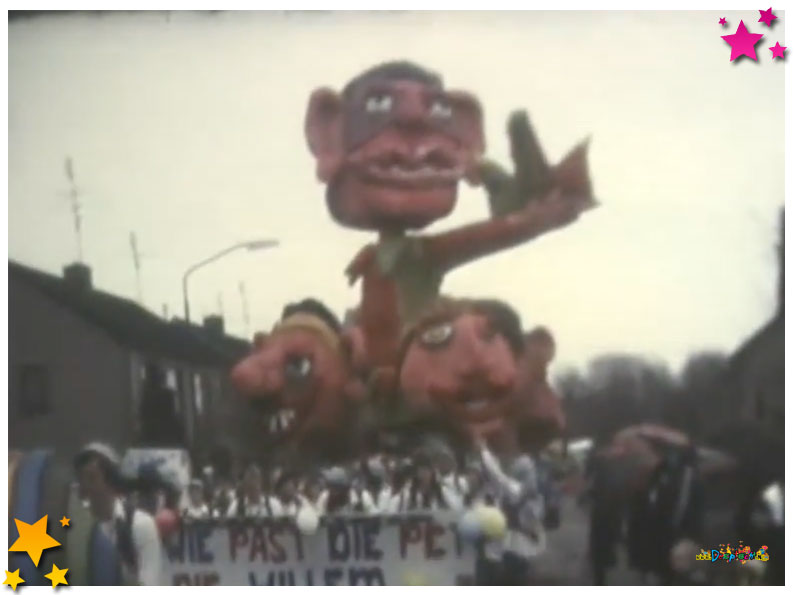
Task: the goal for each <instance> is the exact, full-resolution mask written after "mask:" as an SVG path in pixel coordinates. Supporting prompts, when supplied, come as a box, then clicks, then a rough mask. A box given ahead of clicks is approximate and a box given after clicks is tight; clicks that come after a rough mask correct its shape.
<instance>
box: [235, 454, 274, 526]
mask: <svg viewBox="0 0 794 595" xmlns="http://www.w3.org/2000/svg"><path fill="white" fill-rule="evenodd" d="M281 515H282V508H281V503H280V502H279V501H278V498H276V497H274V496H271V495H270V494H266V493H265V491H264V488H263V485H262V472H261V471H260V470H259V467H257V466H256V465H251V466H250V467H248V469H246V471H245V475H244V476H243V485H242V487H241V489H240V491H239V493H238V494H237V495H236V497H235V498H234V500H233V501H232V503H231V505H230V506H229V510H228V511H227V512H226V516H227V517H230V518H234V517H238V518H239V517H242V518H268V517H277V516H281Z"/></svg>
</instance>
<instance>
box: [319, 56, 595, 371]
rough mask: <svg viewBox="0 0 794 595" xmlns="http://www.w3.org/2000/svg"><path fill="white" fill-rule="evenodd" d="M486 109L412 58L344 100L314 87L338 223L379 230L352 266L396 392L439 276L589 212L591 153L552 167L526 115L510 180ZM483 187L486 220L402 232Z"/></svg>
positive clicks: (358, 80)
mask: <svg viewBox="0 0 794 595" xmlns="http://www.w3.org/2000/svg"><path fill="white" fill-rule="evenodd" d="M482 120H483V116H482V109H481V107H480V104H479V102H478V101H477V99H476V98H475V97H474V96H473V95H471V94H469V93H466V92H462V91H450V90H447V89H445V88H444V84H443V82H442V80H441V78H440V77H439V76H438V75H437V74H435V73H432V72H429V71H428V70H426V69H424V68H422V67H420V66H417V65H415V64H412V63H408V62H392V63H387V64H382V65H379V66H376V67H374V68H371V69H369V70H367V71H366V72H364V73H363V74H360V75H359V76H357V77H355V78H354V79H353V80H352V81H350V82H349V83H348V84H347V85H346V86H345V88H344V89H343V90H342V92H341V93H339V92H336V91H334V90H332V89H329V88H321V89H317V90H315V91H314V92H313V93H312V95H311V98H310V100H309V105H308V110H307V114H306V121H305V132H306V138H307V141H308V145H309V148H310V150H311V152H312V153H313V155H314V157H315V159H316V164H317V175H318V177H319V179H320V180H321V181H322V182H324V183H325V184H326V187H327V188H326V201H327V205H328V209H329V211H330V213H331V215H332V216H333V218H334V219H335V220H336V221H337V222H338V223H340V224H342V225H345V226H348V227H351V228H355V229H363V230H373V231H377V232H378V234H379V237H378V241H377V243H375V244H370V245H368V246H366V247H365V248H364V249H363V250H361V252H360V253H359V254H358V255H357V256H356V257H355V258H354V260H353V261H352V262H351V264H350V265H349V267H348V268H347V271H346V272H347V275H348V277H349V280H350V282H351V283H355V282H356V281H357V280H358V279H361V281H362V300H361V304H360V318H359V321H358V324H359V330H360V332H361V334H362V337H361V340H360V343H361V344H362V347H363V350H364V356H363V357H364V359H365V366H366V368H367V370H369V371H374V372H375V373H376V376H375V377H376V378H385V379H388V380H387V382H391V383H392V384H393V382H394V379H395V375H396V370H395V366H396V358H397V352H398V349H399V345H400V341H401V337H402V334H403V332H404V330H405V328H406V327H407V326H408V325H410V324H411V323H413V322H415V321H416V320H417V319H418V317H419V315H420V314H421V312H422V310H423V309H424V308H425V307H426V306H427V305H428V304H430V303H431V302H432V301H433V300H434V299H435V298H436V297H437V296H438V294H439V291H440V288H441V284H442V281H443V278H444V275H445V274H446V273H448V272H449V271H451V270H452V269H454V268H456V267H458V266H460V265H462V264H465V263H467V262H471V261H473V260H475V259H477V258H480V257H482V256H485V255H487V254H491V253H493V252H496V251H499V250H503V249H506V248H509V247H511V246H515V245H517V244H520V243H522V242H525V241H527V240H530V239H532V238H534V237H537V236H538V235H540V234H542V233H544V232H547V231H549V230H552V229H555V228H559V227H561V226H564V225H566V224H568V223H570V222H572V221H574V220H575V219H576V218H577V217H578V216H579V214H580V213H581V212H582V211H583V210H585V209H587V208H589V207H591V206H593V204H594V201H593V198H592V191H591V187H590V181H589V178H588V174H587V162H586V153H587V145H586V143H583V144H581V145H579V146H577V147H576V148H575V149H574V150H573V151H572V152H571V153H570V154H569V155H568V156H567V157H566V158H565V159H563V161H562V162H561V163H560V164H559V165H557V166H555V167H549V166H548V164H547V163H546V161H545V158H544V157H543V154H542V152H541V151H540V148H539V146H538V143H537V141H536V139H535V136H534V133H533V132H532V130H531V128H530V126H529V122H528V120H527V118H526V116H525V115H523V114H517V115H514V117H513V118H512V119H511V122H510V126H509V132H510V137H511V144H512V151H513V160H514V162H515V173H514V175H509V174H508V173H506V172H505V171H504V170H502V169H501V168H499V167H497V166H495V165H494V164H491V163H486V162H484V161H483V159H482V157H483V154H484V151H485V138H484V133H483V125H482ZM464 179H465V180H467V181H469V182H470V183H472V184H475V185H478V184H484V185H485V186H486V188H487V189H488V191H489V200H490V206H491V213H492V218H491V219H489V220H486V221H482V222H478V223H474V224H471V225H467V226H464V227H462V228H459V229H453V230H451V231H446V232H443V233H439V234H435V235H424V236H422V235H409V234H408V232H409V231H411V230H420V229H423V228H425V227H426V226H428V225H430V224H431V223H433V222H435V221H437V220H439V219H442V218H444V217H445V216H447V215H448V214H449V213H450V212H451V211H452V210H453V208H454V206H455V202H456V199H457V194H458V185H459V183H460V182H461V181H462V180H464Z"/></svg>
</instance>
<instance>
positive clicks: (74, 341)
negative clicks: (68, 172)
mask: <svg viewBox="0 0 794 595" xmlns="http://www.w3.org/2000/svg"><path fill="white" fill-rule="evenodd" d="M8 281H9V283H8V297H9V337H8V340H9V346H8V352H9V399H8V415H9V427H8V444H9V449H22V450H24V449H32V448H51V449H53V450H55V452H56V453H58V455H59V456H62V457H64V458H69V457H71V456H73V455H74V453H75V452H77V450H78V449H79V448H80V447H81V446H83V445H84V444H85V443H86V442H89V441H92V440H101V441H104V442H107V443H110V444H112V445H113V446H115V447H116V448H118V449H120V450H125V449H127V448H130V447H136V446H146V447H151V446H161V447H177V448H186V449H188V450H189V452H190V453H191V457H192V459H193V460H194V461H196V462H204V463H213V464H215V466H216V467H221V468H224V467H228V466H229V459H230V458H232V459H241V458H243V459H244V458H254V457H256V456H257V452H256V449H257V448H258V442H257V433H258V432H259V428H257V427H255V426H253V425H252V421H251V416H250V415H247V409H246V406H245V403H243V402H242V401H241V400H240V399H239V398H237V397H236V395H234V393H233V392H232V389H231V386H230V383H229V380H228V378H229V370H230V368H231V366H232V365H233V364H234V363H235V362H236V361H239V360H240V359H241V358H242V357H243V356H244V355H245V354H246V353H248V351H249V350H250V348H251V346H250V343H248V342H247V341H244V340H242V339H239V338H236V337H232V336H230V335H228V334H226V333H225V331H224V324H223V319H222V318H221V317H218V316H211V317H208V318H206V319H205V320H204V324H203V325H192V324H187V323H185V322H184V321H181V320H172V321H168V320H165V319H163V318H161V317H159V316H157V315H155V314H154V313H152V312H150V311H149V310H147V309H145V308H143V307H141V306H140V305H139V304H137V303H135V302H134V301H131V300H128V299H124V298H121V297H118V296H115V295H111V294H109V293H106V292H104V291H101V290H100V289H98V288H96V287H95V286H94V284H93V280H92V272H91V269H90V268H89V267H88V266H86V265H84V264H72V265H69V266H67V267H65V268H64V269H63V276H61V277H59V276H55V275H51V274H48V273H45V272H42V271H39V270H36V269H33V268H30V267H27V266H24V265H22V264H20V263H17V262H13V261H9V265H8Z"/></svg>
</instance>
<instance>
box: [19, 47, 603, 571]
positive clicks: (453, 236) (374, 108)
mask: <svg viewBox="0 0 794 595" xmlns="http://www.w3.org/2000/svg"><path fill="white" fill-rule="evenodd" d="M305 135H306V140H307V143H308V147H309V149H310V151H311V153H312V155H313V156H314V158H315V162H316V173H317V177H318V178H319V180H320V181H321V182H322V183H323V184H324V185H325V199H326V204H327V208H328V212H329V214H330V215H331V217H332V218H333V220H334V221H335V222H336V223H338V224H340V225H342V226H346V227H349V228H352V229H356V230H366V231H372V232H376V233H377V234H378V235H377V239H376V241H375V242H373V243H371V244H368V245H367V246H365V247H363V248H362V249H361V250H360V251H359V253H358V254H357V255H355V257H354V258H353V259H352V261H351V262H350V264H349V266H348V267H347V269H346V270H345V271H344V273H345V275H346V276H347V278H348V281H349V282H350V283H351V284H355V283H357V282H360V284H361V299H360V301H359V303H358V304H356V305H355V307H354V309H353V313H354V315H353V316H352V317H350V318H349V319H348V320H346V322H345V324H342V323H341V322H340V321H339V320H338V319H337V318H336V316H335V315H334V314H333V313H331V312H330V311H329V309H328V308H327V307H325V306H324V305H323V304H322V303H321V302H320V301H318V300H314V299H304V300H302V301H296V302H295V303H293V304H289V305H288V306H287V307H285V308H284V312H283V314H282V316H281V319H280V320H279V322H278V323H277V324H276V325H274V327H273V328H272V329H271V330H270V331H269V332H262V333H258V334H257V336H256V339H255V341H254V346H253V349H252V351H251V353H250V354H249V355H248V356H247V357H246V358H245V359H244V360H243V361H241V362H239V364H238V365H237V366H236V367H235V368H234V370H233V371H232V374H231V378H232V383H233V385H234V386H235V388H236V390H237V392H238V393H239V395H240V396H241V397H242V398H244V399H245V400H247V401H248V402H249V403H250V405H251V411H252V415H257V416H260V417H261V418H262V432H263V433H264V434H266V435H267V438H268V443H269V446H268V452H267V453H263V457H264V458H266V459H267V460H269V461H273V462H278V464H279V465H282V466H288V467H295V468H301V469H311V468H319V467H322V466H324V465H332V464H344V462H345V461H354V460H360V459H362V458H366V457H367V456H368V455H369V454H371V453H377V452H382V451H384V450H389V451H390V452H393V453H396V454H399V455H400V456H404V457H409V458H410V457H411V456H413V455H414V454H415V452H416V449H417V447H418V446H420V445H421V444H423V442H424V439H425V438H426V437H429V436H432V437H433V438H434V439H440V440H441V441H443V442H445V443H446V444H448V445H449V446H450V448H451V449H452V450H453V451H454V454H455V457H456V459H457V460H458V462H460V463H462V462H463V461H465V460H467V458H470V457H471V456H476V455H477V452H478V448H480V449H481V448H483V447H484V448H487V449H488V452H493V453H495V455H496V456H497V457H498V459H499V460H500V461H501V462H502V463H503V464H504V465H506V466H507V465H510V464H511V462H513V461H515V460H518V459H520V458H521V455H526V454H527V453H529V454H532V453H535V452H537V451H538V450H539V449H540V448H542V447H543V446H544V445H546V444H547V443H548V442H549V441H551V440H552V439H554V438H555V437H557V436H558V435H559V434H560V432H561V431H562V428H563V427H564V424H565V418H564V415H563V412H562V410H561V407H560V401H559V399H558V398H557V396H556V395H555V393H554V391H553V389H552V388H551V386H550V385H549V383H548V380H547V366H548V365H549V363H550V362H551V360H552V358H553V357H554V350H555V345H554V340H553V337H552V334H551V333H550V332H549V331H548V330H546V329H543V328H541V327H537V328H534V329H531V330H529V329H524V328H523V326H522V322H521V320H520V318H519V316H518V315H517V313H516V312H515V311H514V310H513V309H512V308H511V307H510V306H509V305H508V304H505V303H503V302H500V301H498V300H496V299H490V298H489V299H482V297H481V296H471V297H470V296H467V297H461V298H452V297H448V296H444V295H442V286H443V281H444V277H445V275H446V274H447V273H449V272H450V271H452V270H453V269H456V268H457V267H460V266H462V265H465V264H467V263H470V262H472V261H474V260H477V259H480V258H482V257H485V256H487V255H489V254H493V253H496V252H498V251H501V250H505V249H508V248H511V247H515V246H518V245H520V244H522V243H525V242H528V241H530V240H532V239H533V238H536V237H538V236H540V235H542V234H544V233H548V232H551V231H553V230H556V229H560V228H562V227H564V226H566V225H568V224H570V223H572V222H574V221H575V220H577V218H578V217H579V216H580V215H581V214H582V213H583V212H585V211H586V210H588V209H590V208H592V207H594V206H595V205H596V202H595V200H594V198H593V192H592V188H591V183H590V179H589V174H588V171H587V147H588V145H587V143H586V142H584V143H581V144H579V145H577V146H576V147H575V148H574V149H573V150H572V151H571V152H570V153H569V154H568V155H567V156H566V157H565V158H564V159H563V160H561V162H560V163H559V164H557V165H554V166H552V165H549V164H548V163H547V161H546V158H545V156H544V154H543V152H542V150H541V148H540V143H539V142H538V140H537V138H536V136H535V134H534V131H533V129H532V127H531V126H530V124H529V120H528V118H527V116H526V114H525V113H523V112H517V113H515V114H513V115H512V116H511V118H510V120H509V123H508V135H509V139H510V143H511V151H512V157H513V161H514V171H513V172H512V173H510V172H507V171H506V170H505V169H503V168H502V167H500V166H498V165H497V164H495V163H493V162H491V161H489V160H487V159H485V158H484V155H485V149H486V147H485V134H484V130H483V113H482V107H481V105H480V103H479V101H478V100H477V98H476V97H475V96H474V95H472V94H471V93H468V92H463V91H452V90H448V89H446V88H445V86H444V83H443V81H442V79H441V77H440V76H439V75H437V74H435V73H433V72H431V71H429V70H427V69H425V68H423V67H421V66H418V65H416V64H412V63H409V62H392V63H386V64H381V65H378V66H375V67H373V68H371V69H368V70H367V71H365V72H363V73H362V74H360V75H358V76H356V77H355V78H353V79H352V80H351V81H350V82H349V83H348V84H347V85H346V86H345V87H344V88H343V89H342V90H341V91H336V90H333V89H331V88H321V89H317V90H315V91H314V92H313V93H312V94H311V96H310V98H309V103H308V108H307V113H306V119H305ZM464 181H465V182H468V183H469V184H471V185H473V186H483V187H484V188H485V190H486V193H487V201H488V205H489V211H490V217H489V218H488V219H486V220H484V221H479V222H475V223H471V224H468V225H465V226H463V227H460V228H457V229H452V230H448V231H444V232H441V233H437V234H433V235H429V234H422V233H417V232H420V231H421V230H422V229H424V228H425V227H427V226H429V225H430V224H432V223H434V222H437V221H440V220H442V219H443V218H445V217H446V216H447V215H449V214H450V213H451V212H452V211H453V209H454V207H455V204H456V200H457V196H458V190H459V186H460V184H461V183H462V182H464ZM296 266H297V267H299V264H298V263H296ZM340 277H341V275H340ZM340 282H341V278H340ZM322 290H323V288H321V287H318V288H317V293H318V294H321V293H322ZM20 457H21V458H18V459H15V461H14V465H13V466H12V467H10V470H9V495H10V499H9V502H10V511H9V512H10V514H13V517H12V518H17V519H20V520H22V521H25V522H28V523H33V522H35V521H36V520H38V519H39V518H40V517H41V516H42V515H44V514H49V515H50V517H56V515H59V514H60V513H62V512H63V513H64V514H68V515H69V516H71V517H72V518H75V519H79V521H78V522H75V523H74V525H75V530H73V531H72V533H70V534H69V537H68V542H67V543H65V544H64V545H66V548H65V549H66V552H68V556H69V568H70V569H71V570H70V572H71V573H72V574H71V578H72V582H71V584H91V585H99V584H105V585H107V584H118V583H119V582H120V581H121V578H120V573H119V572H117V571H116V570H115V569H116V568H117V566H118V563H117V562H118V560H117V558H116V557H114V553H113V547H112V546H111V545H110V544H109V543H108V542H107V540H106V539H103V538H102V536H101V534H100V532H98V531H97V527H96V525H95V524H93V522H92V521H91V520H90V518H89V516H88V514H87V512H86V510H85V509H84V508H83V507H82V505H81V503H80V502H79V498H78V497H77V495H76V493H75V492H74V490H73V489H72V487H70V482H69V481H68V480H67V476H68V473H64V469H63V468H62V466H59V465H58V464H57V463H55V462H54V458H53V457H52V456H51V454H49V453H42V452H35V453H27V454H26V455H24V456H22V455H20ZM505 468H507V467H505ZM12 471H13V473H12ZM67 471H68V469H67ZM507 516H510V515H507ZM508 524H510V527H509V528H510V529H511V530H513V531H514V532H515V531H519V532H521V531H522V530H523V529H522V528H521V527H520V526H517V525H515V519H508V521H506V519H505V515H503V514H501V513H500V511H499V510H498V509H495V508H494V507H489V506H481V507H478V508H476V509H475V510H469V511H465V512H459V511H458V512H454V511H450V510H435V511H427V512H422V513H415V512H409V513H397V514H389V515H371V514H369V515H367V514H364V515H362V514H342V515H327V516H323V517H322V518H320V517H317V516H315V517H313V518H312V517H311V515H308V517H307V516H306V515H300V514H299V515H298V516H297V517H296V518H271V519H224V520H202V521H193V522H187V521H185V520H183V521H182V522H181V523H179V524H178V525H176V524H172V523H170V522H169V523H168V524H167V530H166V531H165V534H164V535H163V541H164V546H165V548H164V549H165V552H166V554H167V562H166V563H165V566H164V572H163V584H169V585H211V584H215V585H292V584H295V585H355V584H371V585H382V584H385V585H408V584H426V585H455V584H472V583H473V581H474V574H475V561H476V559H477V555H478V551H479V546H480V544H481V543H482V542H483V541H484V540H485V541H488V540H492V541H498V540H501V539H504V537H505V533H506V531H507V530H508V526H507V525H508ZM78 525H79V528H78ZM163 526H166V525H165V524H164V525H163ZM161 529H162V527H161ZM538 532H541V533H542V527H534V528H533V529H532V530H531V531H530V532H529V533H531V534H532V536H533V537H532V538H533V539H535V540H538V539H539V538H540V537H539V535H538ZM11 533H12V535H11V537H12V538H13V533H14V530H13V528H12V531H11ZM541 537H542V536H541ZM12 556H13V554H12ZM19 563H20V564H24V563H25V561H24V560H22V559H20V560H19ZM31 574H32V573H31ZM26 576H27V574H26Z"/></svg>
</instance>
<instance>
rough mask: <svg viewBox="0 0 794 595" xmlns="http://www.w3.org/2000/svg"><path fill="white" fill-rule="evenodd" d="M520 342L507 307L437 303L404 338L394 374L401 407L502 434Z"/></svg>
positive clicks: (515, 318) (512, 390) (516, 326)
mask: <svg viewBox="0 0 794 595" xmlns="http://www.w3.org/2000/svg"><path fill="white" fill-rule="evenodd" d="M520 342H521V335H520V322H519V321H518V318H517V316H516V315H515V314H514V313H513V312H512V310H510V309H509V308H508V307H506V306H504V305H500V304H498V303H496V302H486V301H481V302H474V301H472V302H467V301H451V300H441V301H440V302H439V303H438V304H437V306H436V307H435V308H434V309H433V310H432V311H430V312H429V313H428V315H426V316H425V317H424V318H423V319H422V320H421V321H420V322H419V324H418V325H417V326H416V327H415V328H414V329H413V330H412V331H411V332H410V333H409V335H408V337H407V343H406V347H405V351H404V357H403V358H402V365H401V367H400V375H399V382H400V389H401V391H402V395H403V398H404V399H405V402H406V404H407V405H408V407H409V408H410V409H412V410H414V411H419V412H426V413H428V414H431V415H438V414H442V415H444V416H446V417H449V418H451V419H452V420H453V421H455V422H457V423H459V424H461V425H462V426H465V427H466V428H467V429H468V430H470V431H472V432H490V431H496V432H499V431H502V430H504V429H505V427H506V423H505V415H506V413H507V412H508V411H509V410H510V409H511V407H512V406H513V399H514V389H515V387H516V382H517V378H518V370H517V366H516V362H517V355H518V354H517V352H518V351H519V350H520V348H521V344H520Z"/></svg>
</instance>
